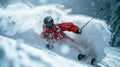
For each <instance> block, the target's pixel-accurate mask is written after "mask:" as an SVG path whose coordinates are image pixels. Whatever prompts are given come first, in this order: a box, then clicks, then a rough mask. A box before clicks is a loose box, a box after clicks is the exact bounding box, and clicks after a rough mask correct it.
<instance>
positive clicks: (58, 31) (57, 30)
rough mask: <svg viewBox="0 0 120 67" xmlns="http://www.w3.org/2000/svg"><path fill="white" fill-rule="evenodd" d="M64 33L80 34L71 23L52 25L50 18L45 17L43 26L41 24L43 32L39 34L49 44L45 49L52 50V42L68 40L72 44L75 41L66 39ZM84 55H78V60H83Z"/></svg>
mask: <svg viewBox="0 0 120 67" xmlns="http://www.w3.org/2000/svg"><path fill="white" fill-rule="evenodd" d="M64 31H70V32H73V33H76V34H81V33H82V30H81V29H80V28H79V27H78V26H76V25H74V24H73V23H72V22H64V23H59V24H54V20H53V18H52V17H51V16H47V17H45V18H44V24H43V32H42V33H41V36H42V37H43V38H44V39H45V40H47V41H48V42H49V44H47V45H46V47H47V48H49V49H52V48H53V46H52V45H51V43H54V42H58V41H60V42H62V41H64V40H66V39H67V40H70V41H72V42H73V43H75V41H74V40H73V39H72V38H70V37H68V36H67V35H66V34H65V33H64ZM84 57H85V55H84V54H79V55H78V59H79V60H80V59H82V58H84Z"/></svg>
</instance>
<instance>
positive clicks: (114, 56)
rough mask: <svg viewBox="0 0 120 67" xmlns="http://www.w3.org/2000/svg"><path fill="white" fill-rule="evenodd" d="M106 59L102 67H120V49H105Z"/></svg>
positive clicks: (101, 64)
mask: <svg viewBox="0 0 120 67" xmlns="http://www.w3.org/2000/svg"><path fill="white" fill-rule="evenodd" d="M105 53H106V57H105V58H104V59H103V60H102V62H101V63H100V64H99V65H100V66H101V67H120V48H116V47H109V48H105Z"/></svg>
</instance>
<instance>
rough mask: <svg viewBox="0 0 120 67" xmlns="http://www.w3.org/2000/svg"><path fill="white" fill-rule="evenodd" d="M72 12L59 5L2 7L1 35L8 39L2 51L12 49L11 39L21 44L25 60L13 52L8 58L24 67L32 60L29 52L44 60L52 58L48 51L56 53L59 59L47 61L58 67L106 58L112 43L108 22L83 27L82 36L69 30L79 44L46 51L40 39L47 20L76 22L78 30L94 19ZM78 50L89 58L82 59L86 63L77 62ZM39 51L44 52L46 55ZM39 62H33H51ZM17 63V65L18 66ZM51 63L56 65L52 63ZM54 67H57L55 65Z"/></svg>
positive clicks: (59, 45)
mask: <svg viewBox="0 0 120 67" xmlns="http://www.w3.org/2000/svg"><path fill="white" fill-rule="evenodd" d="M70 12H71V9H65V8H64V6H62V5H58V4H55V5H43V6H37V7H34V6H28V5H27V4H22V3H16V4H10V5H8V6H7V8H0V35H1V38H3V39H4V37H7V38H8V39H7V38H6V40H4V41H5V42H4V45H5V46H4V47H1V48H2V49H3V48H4V49H6V48H8V49H6V50H7V51H10V50H12V47H10V46H9V47H8V46H7V44H8V43H9V40H10V39H14V40H12V41H14V42H15V43H16V42H17V44H19V43H18V42H20V43H23V44H22V46H20V45H21V44H19V46H20V48H21V49H23V50H22V51H20V54H22V55H24V59H22V60H18V58H16V57H14V56H12V55H13V54H11V52H7V53H8V54H7V55H8V57H9V56H10V57H11V56H12V57H13V58H14V59H15V58H16V59H15V60H17V61H18V62H21V63H22V62H23V60H24V61H25V63H24V64H25V65H30V66H31V63H32V62H33V61H32V59H29V58H28V57H29V56H28V54H27V53H29V52H30V54H31V55H34V53H35V55H36V56H37V58H38V57H40V56H41V59H42V58H43V57H44V56H48V55H49V54H47V53H48V51H52V52H50V53H56V54H57V56H58V55H59V56H58V57H60V58H58V57H56V56H54V58H51V59H50V58H49V57H46V58H48V59H49V60H50V61H53V63H56V64H55V65H57V64H58V66H59V63H61V65H63V66H62V67H67V66H64V65H68V67H69V65H70V64H66V63H67V62H68V63H71V62H73V60H74V61H75V62H76V63H75V62H73V64H72V65H76V66H71V67H77V66H79V65H83V64H85V65H88V66H90V65H89V63H90V61H91V59H93V58H96V62H100V61H101V60H102V59H103V58H104V57H105V53H104V48H107V47H109V40H110V35H111V33H110V31H109V30H108V27H107V25H106V23H105V21H103V20H100V19H94V20H93V21H92V22H91V23H89V24H88V25H87V26H86V27H85V28H84V30H83V32H82V34H75V33H72V32H67V31H66V32H65V33H66V34H67V35H68V36H69V37H71V38H73V39H74V40H75V41H76V42H77V44H74V43H72V42H69V41H66V42H63V43H56V44H53V45H54V46H55V48H54V49H52V50H47V49H46V48H45V44H46V43H47V42H46V41H45V40H44V39H43V38H41V37H40V34H41V32H42V25H43V19H44V17H46V16H52V17H53V18H54V21H55V23H61V22H73V23H74V24H75V25H77V26H79V27H82V26H83V25H84V24H85V23H87V21H89V20H90V19H91V18H92V17H88V16H85V15H72V14H69V13H70ZM2 36H4V37H2ZM0 43H1V42H0ZM2 44H3V43H2ZM17 44H16V45H17ZM25 44H27V45H25ZM24 45H25V46H24ZM13 47H14V45H13ZM29 48H30V49H29ZM32 50H33V51H32ZM34 50H35V51H34ZM44 50H45V51H44ZM79 50H80V52H82V53H84V54H86V55H87V56H88V58H87V59H85V60H83V62H81V61H78V60H77V55H78V54H79ZM13 51H14V49H13ZM39 52H42V54H43V56H42V54H40V53H39ZM15 53H19V52H18V51H17V52H16V50H15V52H14V54H15ZM32 53H33V54H32ZM16 55H17V56H18V54H16ZM51 56H52V55H51ZM52 57H53V56H52ZM61 57H62V59H63V60H65V61H63V63H62V59H61ZM35 58H36V57H35ZM56 58H58V59H59V60H55V59H56ZM52 59H53V60H52ZM60 59H61V60H60ZM13 61H14V60H13ZM29 61H30V62H29ZM36 61H37V60H35V62H34V63H35V64H37V65H38V67H39V65H43V64H44V63H46V62H47V63H48V62H50V61H47V60H46V59H42V62H41V63H40V64H39V63H38V62H36ZM43 61H45V62H43ZM6 62H7V61H6ZM18 62H16V63H15V64H17V63H18ZM34 63H33V64H34ZM50 63H51V64H53V63H52V62H50ZM64 63H65V64H64ZM74 63H75V64H74ZM78 63H80V64H78ZM81 63H82V64H81ZM22 64H23V63H22ZM24 64H23V65H24ZM48 65H49V64H48ZM18 66H19V65H18ZM58 66H57V67H58ZM15 67H16V66H15ZM27 67H28V66H27ZM31 67H34V66H31ZM41 67H42V66H41ZM43 67H44V65H43ZM46 67H49V66H46ZM51 67H52V66H51ZM53 67H56V66H54V65H53Z"/></svg>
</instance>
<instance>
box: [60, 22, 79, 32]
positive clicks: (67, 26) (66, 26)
mask: <svg viewBox="0 0 120 67" xmlns="http://www.w3.org/2000/svg"><path fill="white" fill-rule="evenodd" d="M58 26H59V27H60V29H61V30H62V31H70V32H74V33H77V30H78V29H79V27H77V26H76V25H74V24H73V23H72V22H65V23H61V24H58Z"/></svg>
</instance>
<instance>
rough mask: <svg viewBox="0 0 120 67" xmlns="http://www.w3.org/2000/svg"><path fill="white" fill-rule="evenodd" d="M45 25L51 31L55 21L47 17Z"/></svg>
mask: <svg viewBox="0 0 120 67" xmlns="http://www.w3.org/2000/svg"><path fill="white" fill-rule="evenodd" d="M44 24H45V26H46V28H48V29H51V28H52V27H53V26H54V20H53V18H52V17H51V16H47V17H45V18H44Z"/></svg>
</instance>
